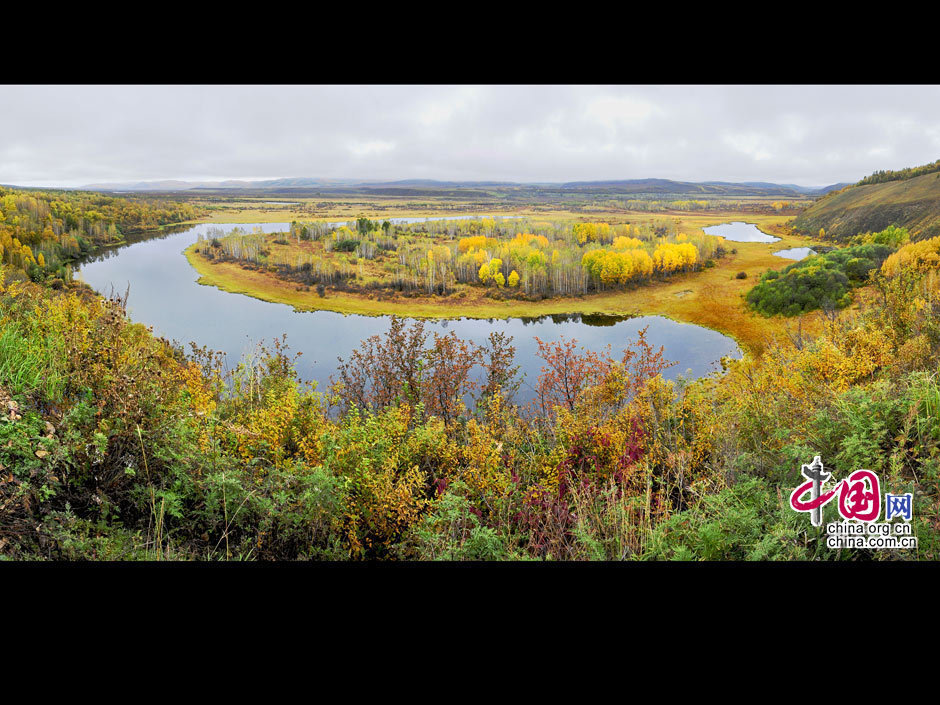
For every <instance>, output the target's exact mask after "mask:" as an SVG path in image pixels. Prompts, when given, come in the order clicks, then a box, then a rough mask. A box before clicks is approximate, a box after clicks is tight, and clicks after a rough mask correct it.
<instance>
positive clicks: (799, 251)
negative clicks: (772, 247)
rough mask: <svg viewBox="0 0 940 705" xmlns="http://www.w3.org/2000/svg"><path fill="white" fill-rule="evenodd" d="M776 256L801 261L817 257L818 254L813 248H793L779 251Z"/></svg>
mask: <svg viewBox="0 0 940 705" xmlns="http://www.w3.org/2000/svg"><path fill="white" fill-rule="evenodd" d="M774 254H775V255H776V256H777V257H783V258H785V259H795V260H801V259H806V258H807V257H809V256H810V255H815V254H816V252H815V251H814V250H813V248H811V247H791V248H790V249H789V250H777V251H776V252H774Z"/></svg>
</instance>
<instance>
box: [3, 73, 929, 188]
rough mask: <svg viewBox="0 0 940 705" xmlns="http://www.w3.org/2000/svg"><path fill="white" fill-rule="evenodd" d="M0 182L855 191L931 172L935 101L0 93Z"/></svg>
mask: <svg viewBox="0 0 940 705" xmlns="http://www.w3.org/2000/svg"><path fill="white" fill-rule="evenodd" d="M0 96H2V97H0V183H6V184H16V185H34V186H56V185H61V186H79V185H84V184H89V183H94V182H104V181H144V180H158V179H183V180H222V179H266V178H279V177H294V176H306V177H321V178H363V179H377V180H385V179H411V178H427V179H445V180H498V181H585V180H602V179H633V178H646V177H657V178H668V179H678V180H686V181H706V180H722V181H775V182H780V183H784V182H787V183H797V184H802V185H807V186H821V185H828V184H831V183H835V182H839V181H855V180H857V179H859V178H861V177H863V176H865V175H867V174H869V173H871V172H872V171H875V170H876V169H895V168H901V167H906V166H915V165H918V164H924V163H927V162H931V161H934V160H935V159H937V158H940V86H6V87H4V88H3V90H2V93H0Z"/></svg>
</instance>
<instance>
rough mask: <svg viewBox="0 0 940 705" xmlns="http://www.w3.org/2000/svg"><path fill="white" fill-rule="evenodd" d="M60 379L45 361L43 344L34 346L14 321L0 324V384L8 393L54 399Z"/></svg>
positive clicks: (33, 342)
mask: <svg viewBox="0 0 940 705" xmlns="http://www.w3.org/2000/svg"><path fill="white" fill-rule="evenodd" d="M62 382H63V380H62V378H61V376H60V375H59V374H58V373H57V371H56V370H55V368H54V367H53V366H52V365H50V364H49V359H48V355H46V354H45V350H44V346H42V345H37V344H36V341H35V340H33V339H32V337H31V336H30V335H28V333H27V334H24V331H23V329H22V327H21V325H20V324H18V323H12V322H8V323H3V324H0V383H2V384H3V385H4V386H6V387H7V391H8V392H10V393H12V394H31V393H34V392H42V393H43V394H44V396H46V397H48V398H53V399H55V398H58V396H59V392H61V390H62Z"/></svg>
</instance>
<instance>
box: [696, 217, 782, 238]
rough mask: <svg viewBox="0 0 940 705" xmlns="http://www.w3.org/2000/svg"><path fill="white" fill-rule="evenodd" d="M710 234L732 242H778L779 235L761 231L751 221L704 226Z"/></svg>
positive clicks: (705, 230)
mask: <svg viewBox="0 0 940 705" xmlns="http://www.w3.org/2000/svg"><path fill="white" fill-rule="evenodd" d="M702 230H703V231H704V232H706V233H708V234H709V235H720V236H721V237H723V238H724V239H725V240H728V241H730V242H776V241H777V240H779V239H780V238H779V237H774V236H773V235H768V234H767V233H764V232H761V231H760V229H758V227H757V226H756V225H753V224H751V223H737V222H735V223H722V224H721V225H709V226H707V227H704V228H702Z"/></svg>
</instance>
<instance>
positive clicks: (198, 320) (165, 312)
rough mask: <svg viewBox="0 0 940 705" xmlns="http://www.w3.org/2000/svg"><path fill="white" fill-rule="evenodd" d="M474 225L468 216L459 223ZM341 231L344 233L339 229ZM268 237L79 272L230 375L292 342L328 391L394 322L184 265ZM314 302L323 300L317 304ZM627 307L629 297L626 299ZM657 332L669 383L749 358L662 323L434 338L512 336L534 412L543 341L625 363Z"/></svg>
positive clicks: (467, 321)
mask: <svg viewBox="0 0 940 705" xmlns="http://www.w3.org/2000/svg"><path fill="white" fill-rule="evenodd" d="M455 217H456V218H466V217H467V216H455ZM389 220H393V221H394V222H419V221H424V220H428V219H427V218H414V219H411V218H408V219H402V218H396V219H391V218H389ZM337 225H339V223H337ZM256 227H258V228H261V229H262V230H263V231H264V232H269V233H270V232H280V231H284V230H287V229H288V228H289V224H288V223H258V224H255V223H232V224H225V225H222V224H218V223H201V224H199V225H194V226H185V227H181V228H177V229H176V232H166V233H163V234H160V235H157V236H153V235H152V234H151V235H150V236H149V237H148V238H147V239H144V238H140V239H139V240H138V241H137V242H130V243H129V244H125V245H122V246H120V247H116V248H113V249H110V250H106V251H104V252H102V253H100V254H99V255H97V256H95V257H92V258H89V259H88V260H86V261H85V262H83V263H82V264H81V265H80V267H79V268H78V271H77V274H78V276H79V278H80V279H82V280H83V281H85V282H86V283H87V284H89V285H90V286H92V287H93V288H94V289H95V290H97V291H98V292H99V293H101V294H104V295H108V294H110V293H112V291H113V292H114V293H117V294H122V295H123V294H124V292H125V290H127V291H128V292H129V297H128V304H127V308H128V315H129V316H130V318H131V319H132V320H134V321H136V322H139V323H143V324H145V325H148V326H152V327H153V332H154V334H155V335H159V336H163V337H165V338H167V339H169V340H172V341H175V342H176V343H178V344H182V345H184V346H185V348H186V350H187V351H188V350H189V345H188V344H189V342H190V341H193V342H195V343H196V344H197V345H200V346H208V347H209V348H210V349H213V350H218V351H221V352H223V353H225V355H226V366H227V367H234V366H235V364H237V362H238V360H239V359H240V358H241V357H242V356H243V355H244V354H246V353H250V352H252V351H253V350H254V349H255V348H256V345H257V343H259V342H261V341H265V342H266V343H268V344H270V343H272V342H273V341H274V339H275V338H279V337H280V336H281V335H283V334H286V335H287V339H286V342H287V345H288V348H289V351H290V352H293V353H296V352H302V353H303V355H302V356H301V357H300V358H299V359H298V360H297V371H298V374H299V375H300V377H301V378H302V379H304V380H315V381H316V382H317V383H318V388H319V389H320V390H321V391H325V390H326V389H327V387H328V385H329V381H330V376H331V375H333V374H334V373H335V372H336V368H337V365H338V362H337V357H338V356H341V357H343V358H344V359H346V360H348V359H349V357H350V353H351V352H352V351H353V350H355V349H356V348H358V347H359V343H360V341H362V340H364V339H366V338H368V337H369V336H371V335H376V334H379V335H382V334H384V333H385V332H386V331H387V330H388V328H389V320H390V317H389V316H361V315H344V314H341V313H334V312H332V311H304V312H299V311H295V310H294V309H293V308H292V307H291V306H287V305H285V304H276V303H270V302H267V301H261V300H259V299H255V298H252V297H250V296H245V295H242V294H233V293H229V292H226V291H222V290H221V289H217V288H215V287H213V286H203V285H200V284H197V283H196V280H197V279H198V278H199V275H198V274H197V272H196V271H195V270H194V269H192V267H190V265H189V262H188V261H187V260H186V257H185V256H184V255H183V250H185V249H186V248H187V247H188V246H189V245H191V244H192V243H194V242H196V240H197V239H198V237H199V235H200V234H201V235H203V236H205V235H206V233H207V232H208V231H209V229H210V228H220V229H222V230H223V231H224V232H228V231H230V230H232V229H234V228H242V229H245V230H249V231H250V230H252V229H253V228H256ZM314 296H315V294H314ZM624 296H625V297H628V296H629V293H625V294H624ZM644 327H648V331H647V340H648V341H649V342H650V343H651V344H652V345H653V346H654V348H656V349H658V348H659V346H663V347H664V348H665V352H664V356H665V358H666V359H668V360H672V361H675V362H677V363H678V364H677V365H675V366H674V367H671V368H669V369H668V370H666V371H665V372H664V373H663V376H664V377H665V378H667V379H675V378H677V377H678V376H680V375H682V376H684V377H687V378H690V377H701V376H704V375H707V374H710V373H712V372H715V371H717V370H720V365H719V360H720V358H722V357H724V356H730V357H733V358H738V359H739V358H741V356H742V353H741V350H740V348H739V347H738V345H737V344H736V343H735V341H734V340H733V339H732V338H729V337H727V336H725V335H722V334H721V333H718V332H716V331H713V330H710V329H708V328H703V327H700V326H696V325H692V324H688V323H677V322H675V321H672V320H670V319H668V318H664V317H662V316H639V317H633V318H625V317H618V316H598V315H583V316H582V315H579V314H572V315H560V316H545V317H542V318H538V319H522V318H511V319H508V320H501V319H472V318H454V319H448V320H428V321H427V324H426V330H427V331H430V332H437V333H439V334H446V333H449V332H450V331H454V332H455V333H456V334H457V336H458V337H460V338H463V339H468V340H472V341H473V342H475V343H478V344H482V343H484V342H485V341H486V339H487V336H488V335H489V334H490V333H491V332H494V331H498V332H502V333H505V334H508V335H511V336H513V342H512V344H513V345H514V346H515V348H516V364H518V365H520V372H521V373H522V374H523V375H524V379H523V383H522V386H521V387H520V389H519V393H518V394H517V396H516V399H517V401H520V402H525V401H528V400H530V399H531V398H532V393H533V385H534V383H535V380H536V379H537V377H538V373H539V370H540V369H541V366H542V360H541V359H540V358H538V357H537V356H536V351H537V350H538V346H537V343H536V341H535V336H538V337H539V338H541V339H542V340H543V341H544V342H548V341H556V340H559V339H560V338H561V337H562V336H564V337H565V338H566V339H569V340H570V339H572V338H574V339H576V340H577V341H578V344H579V346H583V347H585V348H587V349H590V350H595V351H601V350H602V349H604V348H605V347H606V346H607V345H608V344H610V345H611V348H612V351H613V354H614V356H615V357H618V358H619V354H620V353H621V352H622V350H623V348H624V347H625V346H626V345H627V344H628V343H629V342H630V341H631V340H635V339H636V336H637V333H638V331H640V330H641V329H642V328H644Z"/></svg>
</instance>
